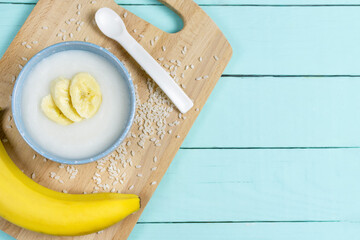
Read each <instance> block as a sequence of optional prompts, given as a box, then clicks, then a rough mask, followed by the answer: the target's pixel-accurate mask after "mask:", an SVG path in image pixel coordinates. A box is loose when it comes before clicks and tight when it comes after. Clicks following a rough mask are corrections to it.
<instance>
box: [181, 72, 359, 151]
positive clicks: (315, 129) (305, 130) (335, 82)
mask: <svg viewBox="0 0 360 240" xmlns="http://www.w3.org/2000/svg"><path fill="white" fill-rule="evenodd" d="M359 89H360V81H359V78H352V77H335V78H304V77H299V78H287V77H285V78H270V77H266V78H222V79H221V80H220V81H219V83H218V84H217V86H216V88H215V90H214V92H213V94H212V95H211V96H210V98H209V101H208V102H207V104H206V105H205V107H204V109H203V111H202V112H201V114H200V116H199V118H198V119H197V121H196V122H195V125H194V127H193V128H192V129H191V131H190V133H189V134H188V136H187V138H186V139H185V141H184V143H183V145H182V146H183V147H329V146H338V147H339V146H348V147H349V146H360V140H359V136H360V125H359V122H360V112H359V111H358V109H360V95H359Z"/></svg>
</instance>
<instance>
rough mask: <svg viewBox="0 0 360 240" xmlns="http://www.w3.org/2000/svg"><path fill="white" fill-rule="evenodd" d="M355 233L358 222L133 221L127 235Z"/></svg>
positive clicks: (226, 238) (225, 239) (252, 237)
mask: <svg viewBox="0 0 360 240" xmlns="http://www.w3.org/2000/svg"><path fill="white" fill-rule="evenodd" d="M359 235H360V225H359V223H296V222H293V223H213V224H209V223H199V224H191V223H184V224H141V225H137V226H136V227H135V229H134V231H133V233H132V234H131V235H130V238H131V239H132V240H138V239H157V240H168V239H189V240H199V239H200V240H219V239H222V240H238V239H244V240H289V239H292V240H304V239H314V240H315V239H316V240H319V239H326V240H338V239H357V238H359ZM144 236H146V237H145V238H144ZM169 236H171V237H169Z"/></svg>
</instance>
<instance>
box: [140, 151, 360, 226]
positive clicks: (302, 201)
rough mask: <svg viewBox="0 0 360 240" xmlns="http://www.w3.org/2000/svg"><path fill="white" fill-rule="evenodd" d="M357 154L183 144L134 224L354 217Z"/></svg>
mask: <svg viewBox="0 0 360 240" xmlns="http://www.w3.org/2000/svg"><path fill="white" fill-rule="evenodd" d="M359 155H360V149H326V150H324V149H320V150H319V149H318V150H315V149H297V150H294V149H292V150H289V149H283V150H274V149H265V150H264V149H263V150H203V149H202V150H184V149H181V150H180V151H179V152H178V154H177V156H176V158H175V159H174V161H173V163H172V164H171V166H170V168H169V170H168V171H167V173H166V174H165V176H164V181H162V182H161V183H160V185H159V187H158V189H157V190H156V192H155V194H154V196H153V198H152V199H151V200H150V202H149V205H148V207H147V208H146V209H145V211H144V214H143V215H142V216H141V218H140V221H141V222H187V221H195V222H196V221H205V222H207V221H319V220H320V221H359V220H360V191H359V186H358V184H357V183H358V182H359V181H360V175H359V172H360V162H359Z"/></svg>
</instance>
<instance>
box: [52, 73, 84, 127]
mask: <svg viewBox="0 0 360 240" xmlns="http://www.w3.org/2000/svg"><path fill="white" fill-rule="evenodd" d="M69 86H70V80H69V79H66V78H63V77H59V78H57V79H55V80H54V81H53V82H52V83H51V87H50V93H51V97H52V98H53V100H54V102H55V104H56V106H57V107H58V108H59V109H60V111H61V112H62V113H63V114H64V115H65V116H66V117H67V118H69V119H70V120H72V121H74V122H79V121H81V120H82V117H81V116H79V114H78V113H77V112H76V110H75V108H74V107H73V104H72V99H71V97H70V93H69Z"/></svg>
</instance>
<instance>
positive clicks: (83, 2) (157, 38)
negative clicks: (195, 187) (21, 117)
mask: <svg viewBox="0 0 360 240" xmlns="http://www.w3.org/2000/svg"><path fill="white" fill-rule="evenodd" d="M163 2H164V3H165V4H166V5H167V6H169V7H170V8H171V9H172V10H174V11H175V12H177V14H179V15H180V16H181V17H182V19H183V21H184V28H183V29H182V30H181V31H180V32H178V33H174V34H169V33H166V32H163V31H162V30H160V29H158V28H156V27H154V26H153V25H151V24H149V23H148V22H146V21H144V20H142V19H141V18H139V17H137V16H135V15H134V14H132V13H130V12H128V11H127V10H125V9H123V8H121V7H119V6H118V5H117V4H115V2H113V1H111V0H101V1H100V0H98V1H97V2H96V1H91V0H77V1H73V0H57V1H55V0H39V1H38V3H37V4H36V6H35V8H34V10H33V11H32V13H31V14H30V16H29V17H28V19H27V20H26V22H25V24H24V25H23V27H22V28H21V30H20V31H19V33H18V34H17V35H16V37H15V39H14V41H13V42H12V43H11V45H10V47H9V48H8V50H7V51H6V52H5V54H4V56H3V57H2V59H1V60H0V72H1V75H0V107H1V109H2V111H0V118H1V129H0V131H1V132H0V136H1V139H2V140H3V141H4V142H5V143H4V145H5V148H6V149H7V151H8V153H9V154H10V157H11V158H12V159H13V160H14V162H15V163H16V164H17V166H19V168H20V169H22V170H23V171H24V173H26V174H27V175H28V176H32V177H33V178H34V180H35V181H36V182H38V183H40V184H42V185H44V186H46V187H49V188H51V189H55V190H57V191H63V190H66V191H67V192H69V193H83V192H84V191H86V192H87V193H90V192H93V191H111V190H112V191H118V192H122V193H134V194H138V195H139V196H140V197H141V203H142V206H141V209H140V210H139V211H138V212H137V213H135V214H133V215H131V216H129V217H127V218H126V219H125V220H123V221H122V222H120V223H118V224H116V225H114V226H112V227H110V228H108V229H106V230H105V231H103V232H100V233H95V234H90V235H86V236H81V237H56V236H48V235H43V234H39V233H34V232H31V231H28V230H25V229H21V228H19V227H17V226H15V225H13V224H11V223H9V222H7V221H5V220H3V219H0V229H1V230H3V231H5V232H7V233H9V234H10V235H12V236H14V237H15V238H17V239H26V240H35V239H36V240H40V239H103V240H105V239H126V238H127V237H128V236H129V234H130V232H131V230H132V229H133V227H134V225H135V224H136V222H137V220H138V219H139V217H140V214H141V213H142V211H143V210H144V207H145V206H146V204H147V203H148V201H149V199H150V197H151V196H152V194H153V193H154V191H155V189H156V187H157V185H158V183H159V182H160V180H161V178H162V177H163V175H164V174H165V172H166V170H167V168H168V167H169V165H170V163H171V161H172V159H173V158H174V156H175V154H176V152H177V151H178V149H179V148H180V146H181V144H182V142H183V140H184V138H185V136H186V134H187V133H188V132H189V130H190V128H191V126H192V124H193V123H194V121H195V119H196V117H197V116H198V114H199V112H200V110H201V109H202V107H203V106H204V104H205V102H206V100H207V98H208V97H209V95H210V93H211V91H212V90H213V88H214V87H215V84H216V82H217V81H218V79H219V78H220V76H221V74H222V72H223V71H224V69H225V66H226V65H227V63H228V62H229V60H230V58H231V55H232V49H231V46H230V45H229V43H228V41H227V40H226V38H225V37H224V35H223V34H222V33H221V31H220V30H219V29H218V27H217V26H216V25H215V23H214V22H213V21H212V20H211V19H210V18H209V17H208V16H207V15H206V13H205V12H204V11H203V10H202V9H201V8H200V7H199V6H198V5H197V4H196V3H194V2H193V1H192V0H164V1H163ZM100 7H110V8H112V9H114V10H115V11H116V12H118V14H119V15H120V16H122V18H123V20H124V22H125V24H126V26H127V28H128V30H129V32H130V34H131V35H132V36H133V37H134V38H135V39H136V40H137V41H138V42H139V43H140V44H141V45H142V46H143V47H144V48H145V49H146V50H147V51H148V52H149V53H150V54H151V55H152V56H153V57H154V58H155V59H158V61H159V63H161V65H162V66H163V67H164V68H165V69H167V70H168V71H169V73H171V74H172V76H173V77H174V78H175V79H176V80H177V81H178V82H179V84H181V86H182V87H183V88H184V90H185V92H186V93H187V94H188V95H189V97H190V98H191V99H193V101H194V107H193V109H191V110H190V111H189V112H188V113H187V114H185V115H183V116H180V115H179V112H178V110H177V109H176V108H175V107H174V108H172V107H171V104H169V103H168V101H167V98H166V97H164V96H162V92H161V91H159V90H158V89H157V87H156V85H155V84H154V83H153V82H152V80H151V79H149V77H148V76H147V75H146V73H145V72H144V71H143V70H141V68H140V67H139V66H138V65H137V63H136V62H134V60H133V59H132V58H131V57H130V56H129V55H128V54H127V53H126V52H125V51H124V50H123V49H122V48H121V47H120V46H119V45H118V44H117V43H115V42H114V41H112V40H110V39H108V38H106V37H104V36H103V35H102V34H101V33H100V31H99V30H98V29H97V27H96V25H95V23H94V21H93V19H94V13H95V12H96V10H97V9H99V8H100ZM74 40H78V41H79V40H80V41H89V42H92V43H95V44H97V45H100V46H102V47H105V48H108V49H109V51H111V52H112V53H114V54H115V55H116V56H117V57H118V58H119V59H120V60H121V61H123V62H124V64H125V66H126V67H127V68H128V70H129V72H130V73H131V75H132V78H133V81H134V84H135V85H136V86H137V92H138V103H137V116H136V120H135V122H134V124H133V126H132V129H131V134H130V136H129V137H128V138H127V139H126V140H125V141H124V143H123V144H122V146H121V147H120V148H119V149H118V151H115V152H114V153H113V154H112V155H111V156H108V157H107V158H105V159H104V160H103V161H101V162H98V163H97V162H95V163H91V164H85V165H80V166H74V167H75V168H71V167H69V168H68V166H64V167H63V166H60V165H59V164H58V163H55V162H51V161H45V160H44V158H43V157H42V156H39V155H38V154H36V153H35V152H34V151H33V150H32V149H31V148H30V147H29V146H28V145H27V144H26V143H25V142H24V140H23V139H22V138H21V136H20V134H19V132H18V131H17V129H16V126H15V124H14V122H13V120H12V116H11V100H10V96H11V93H12V89H13V85H14V82H15V81H16V76H17V75H18V74H19V72H20V69H21V66H23V65H24V64H25V63H26V61H27V59H30V58H31V57H32V56H33V55H34V54H36V53H37V52H38V51H40V50H41V49H43V48H45V47H47V46H49V45H52V44H55V43H58V42H62V41H74ZM25 42H26V43H25ZM34 91H36V90H34ZM159 106H162V107H159ZM149 109H152V110H153V112H152V113H153V116H150V117H149V115H148V113H149ZM154 119H155V120H154ZM145 129H146V131H144V130H145ZM144 132H145V133H144ZM149 132H150V133H149ZM111 159H112V160H115V161H113V162H116V165H115V164H114V163H111ZM129 159H131V160H129ZM140 166H141V167H140ZM109 167H112V168H116V169H119V172H120V174H119V177H120V180H121V181H118V182H120V183H118V184H116V183H115V185H114V179H111V176H110V175H109V171H108V168H109ZM102 169H105V171H104V170H102ZM0 171H1V170H0ZM51 172H55V173H56V175H57V176H60V179H56V177H54V178H51V176H50V175H51V174H50V173H51ZM95 173H96V174H97V175H98V176H100V177H101V180H102V183H101V184H104V183H107V184H108V185H109V187H107V186H105V187H104V186H101V185H100V186H99V185H97V184H96V183H95V181H94V179H93V177H94V176H95V177H96V175H95ZM71 176H75V178H74V177H71ZM60 180H61V181H60ZM62 181H63V182H64V183H61V182H62ZM96 186H97V187H96ZM97 188H99V189H97ZM104 188H105V189H104ZM113 189H114V190H113ZM24 197H26V196H24ZM189 197H191V196H189Z"/></svg>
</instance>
